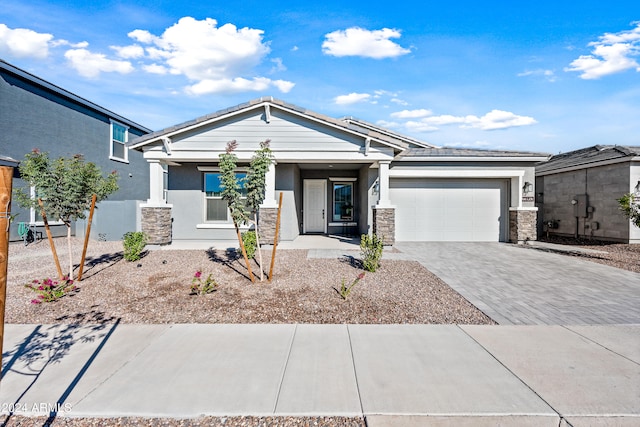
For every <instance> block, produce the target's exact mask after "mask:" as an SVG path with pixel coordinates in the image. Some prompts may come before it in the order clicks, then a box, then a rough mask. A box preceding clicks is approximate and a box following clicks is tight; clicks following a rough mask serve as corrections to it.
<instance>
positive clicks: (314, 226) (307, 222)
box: [303, 179, 327, 233]
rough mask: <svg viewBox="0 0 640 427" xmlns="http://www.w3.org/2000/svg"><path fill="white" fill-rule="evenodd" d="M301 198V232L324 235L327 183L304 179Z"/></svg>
mask: <svg viewBox="0 0 640 427" xmlns="http://www.w3.org/2000/svg"><path fill="white" fill-rule="evenodd" d="M303 197H304V206H303V209H304V215H303V221H304V223H303V231H304V232H305V233H326V232H327V220H326V219H325V218H326V213H327V181H326V180H324V179H305V180H304V194H303Z"/></svg>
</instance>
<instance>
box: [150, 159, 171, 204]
mask: <svg viewBox="0 0 640 427" xmlns="http://www.w3.org/2000/svg"><path fill="white" fill-rule="evenodd" d="M148 162H149V199H148V200H147V204H149V205H164V204H166V203H167V201H166V200H165V199H164V169H162V165H161V164H160V161H159V160H149V161H148Z"/></svg>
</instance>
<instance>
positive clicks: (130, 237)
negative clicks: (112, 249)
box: [122, 231, 147, 261]
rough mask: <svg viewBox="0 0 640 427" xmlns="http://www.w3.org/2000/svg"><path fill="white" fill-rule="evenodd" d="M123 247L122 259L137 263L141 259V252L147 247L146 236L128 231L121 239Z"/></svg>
mask: <svg viewBox="0 0 640 427" xmlns="http://www.w3.org/2000/svg"><path fill="white" fill-rule="evenodd" d="M122 238H123V240H122V245H123V246H124V259H126V260H127V261H138V260H139V259H140V258H142V251H143V250H144V247H145V246H146V245H147V234H146V233H144V232H142V231H129V232H128V233H125V234H124V236H123V237H122Z"/></svg>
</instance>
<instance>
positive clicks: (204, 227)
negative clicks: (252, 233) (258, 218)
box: [196, 222, 251, 230]
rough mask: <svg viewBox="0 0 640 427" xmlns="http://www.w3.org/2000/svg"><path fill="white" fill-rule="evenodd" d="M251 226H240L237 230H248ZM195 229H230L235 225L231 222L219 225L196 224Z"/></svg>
mask: <svg viewBox="0 0 640 427" xmlns="http://www.w3.org/2000/svg"><path fill="white" fill-rule="evenodd" d="M250 227H251V226H249V225H241V226H239V227H238V228H239V229H240V230H248V229H249V228H250ZM196 228H199V229H219V230H222V229H230V228H235V225H233V223H232V222H230V223H226V222H225V223H220V224H196Z"/></svg>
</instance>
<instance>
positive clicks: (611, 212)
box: [537, 163, 630, 241]
mask: <svg viewBox="0 0 640 427" xmlns="http://www.w3.org/2000/svg"><path fill="white" fill-rule="evenodd" d="M629 179H630V172H629V163H618V164H612V165H606V166H598V167H592V168H585V169H580V170H576V171H569V172H562V173H557V174H551V175H544V176H539V177H538V178H537V181H538V187H539V188H538V189H537V192H538V193H542V195H541V197H540V196H538V206H539V207H540V215H539V216H540V217H541V222H543V223H544V222H546V221H554V222H555V223H556V224H557V225H558V228H556V229H551V230H550V232H551V233H552V234H554V233H555V234H561V235H570V236H573V235H575V233H576V217H575V216H574V208H573V205H572V204H571V200H572V199H573V198H574V197H575V196H576V195H579V194H586V195H588V205H589V206H590V207H592V210H593V211H592V212H590V213H589V216H588V217H587V218H579V219H578V221H577V231H578V235H579V236H580V237H593V238H599V239H603V240H607V239H610V240H620V241H628V240H629V221H628V220H627V219H626V218H625V217H624V215H622V213H621V212H620V210H619V208H618V203H617V201H616V199H618V198H620V197H621V196H622V195H623V194H625V193H628V192H629V188H630V181H629ZM595 222H597V223H598V229H594V228H593V224H592V223H595ZM541 228H542V230H540V229H539V231H542V233H543V235H544V234H546V228H544V227H541Z"/></svg>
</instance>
